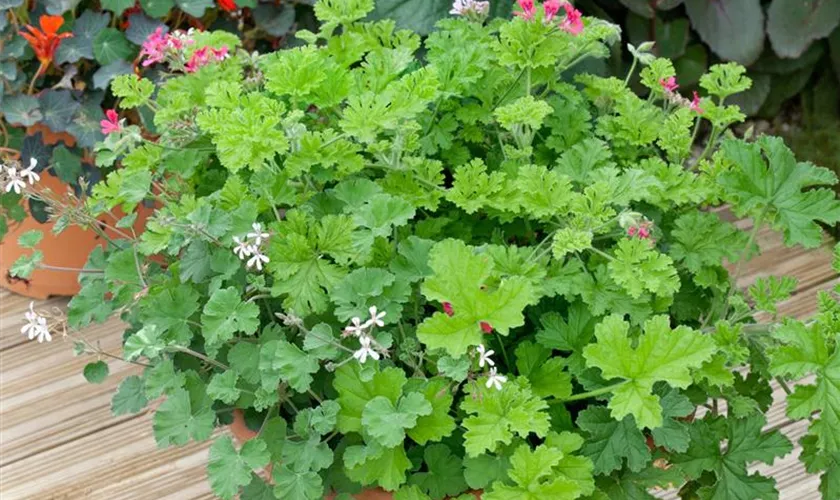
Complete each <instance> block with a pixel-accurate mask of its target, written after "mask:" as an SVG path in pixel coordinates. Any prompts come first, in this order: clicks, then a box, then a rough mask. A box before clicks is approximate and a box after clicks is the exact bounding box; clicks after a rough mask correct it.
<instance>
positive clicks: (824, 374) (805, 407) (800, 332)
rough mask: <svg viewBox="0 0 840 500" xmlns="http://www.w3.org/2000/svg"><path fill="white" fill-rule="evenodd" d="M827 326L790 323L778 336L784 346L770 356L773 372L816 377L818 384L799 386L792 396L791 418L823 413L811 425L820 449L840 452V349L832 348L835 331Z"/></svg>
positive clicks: (778, 332) (777, 333)
mask: <svg viewBox="0 0 840 500" xmlns="http://www.w3.org/2000/svg"><path fill="white" fill-rule="evenodd" d="M823 328H824V327H823V326H822V325H820V324H814V325H811V326H806V325H803V324H802V323H800V322H795V321H788V322H786V323H784V324H783V325H782V327H780V328H779V329H778V330H777V331H776V332H774V335H775V336H776V337H777V338H778V339H779V340H780V341H781V342H782V343H783V344H784V345H782V346H781V347H778V348H776V349H774V350H772V351H771V352H770V372H771V373H772V374H773V375H777V376H784V375H787V376H790V377H793V378H795V379H797V378H801V377H804V376H805V375H807V374H815V375H816V382H815V383H814V384H806V385H797V386H796V389H795V390H794V391H793V394H791V395H790V396H788V404H787V415H788V416H789V417H791V418H796V419H804V418H810V417H811V415H812V414H813V413H814V412H817V411H819V412H820V414H819V419H817V420H816V421H815V422H814V423H813V424H811V432H812V433H813V434H814V435H816V436H817V438H818V445H819V448H820V449H821V450H824V451H826V452H840V435H838V433H837V429H838V428H840V348H838V347H837V346H836V345H835V346H834V347H833V349H832V348H831V347H830V346H831V340H830V339H831V338H833V335H834V333H831V332H832V331H831V330H829V331H826V332H823Z"/></svg>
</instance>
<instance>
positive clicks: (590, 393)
mask: <svg viewBox="0 0 840 500" xmlns="http://www.w3.org/2000/svg"><path fill="white" fill-rule="evenodd" d="M626 383H627V381H626V380H623V381H621V382H618V383H617V384H613V385H608V386H606V387H601V388H600V389H595V390H594V391H588V392H582V393H580V394H575V395H573V396H569V397H568V398H563V399H554V400H553V401H550V402H549V404H561V403H569V402H571V401H580V400H583V399H590V398H594V397H598V396H603V395H604V394H609V393H610V392H612V391H614V390H616V389H618V388H619V387H621V386H622V385H624V384H626Z"/></svg>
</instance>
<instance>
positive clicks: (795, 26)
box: [767, 0, 840, 58]
mask: <svg viewBox="0 0 840 500" xmlns="http://www.w3.org/2000/svg"><path fill="white" fill-rule="evenodd" d="M838 22H840V3H838V2H822V1H816V0H811V1H808V2H806V3H804V4H803V3H800V2H796V1H791V0H773V2H772V3H771V4H770V7H769V8H768V9H767V36H768V37H769V38H770V43H771V44H772V45H773V51H774V52H775V53H776V54H778V55H779V57H785V58H796V57H799V56H801V55H802V53H803V52H805V49H807V48H808V47H809V46H810V45H811V43H812V42H813V41H814V40H819V39H820V38H824V37H826V36H828V35H830V34H831V32H832V31H834V28H836V27H837V24H838Z"/></svg>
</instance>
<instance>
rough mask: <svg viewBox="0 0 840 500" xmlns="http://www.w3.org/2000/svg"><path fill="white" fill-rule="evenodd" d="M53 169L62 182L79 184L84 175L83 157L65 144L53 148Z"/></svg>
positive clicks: (51, 163) (51, 162)
mask: <svg viewBox="0 0 840 500" xmlns="http://www.w3.org/2000/svg"><path fill="white" fill-rule="evenodd" d="M50 165H52V169H53V171H54V172H55V174H56V175H57V176H58V178H59V179H61V181H62V182H64V183H67V184H77V183H78V182H79V177H81V176H82V159H81V157H80V156H79V155H77V154H75V153H73V152H72V151H70V150H69V149H67V148H66V147H65V146H64V145H61V146H58V147H56V148H55V149H53V153H52V160H51V161H50Z"/></svg>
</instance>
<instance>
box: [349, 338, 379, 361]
mask: <svg viewBox="0 0 840 500" xmlns="http://www.w3.org/2000/svg"><path fill="white" fill-rule="evenodd" d="M359 344H361V347H360V348H359V350H358V351H356V352H354V353H353V357H354V358H356V359H358V360H359V363H362V364H364V362H365V361H367V359H368V356H370V357H371V358H373V359H375V360H379V353H378V352H376V351H374V350H373V349H371V348H370V337H368V336H367V335H362V336H361V337H359Z"/></svg>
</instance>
